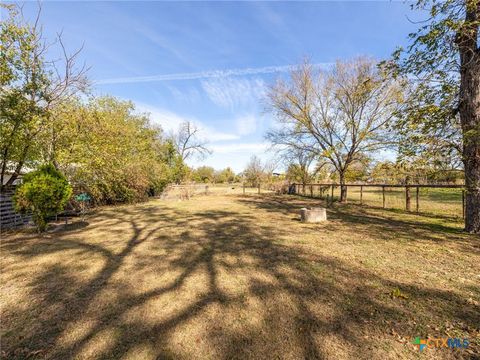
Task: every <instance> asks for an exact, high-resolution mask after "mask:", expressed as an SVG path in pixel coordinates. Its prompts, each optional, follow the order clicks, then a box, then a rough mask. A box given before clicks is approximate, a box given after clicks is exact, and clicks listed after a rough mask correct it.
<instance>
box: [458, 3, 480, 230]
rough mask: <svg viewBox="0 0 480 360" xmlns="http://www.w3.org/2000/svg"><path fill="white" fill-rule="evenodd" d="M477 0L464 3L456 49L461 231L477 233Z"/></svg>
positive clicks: (479, 187) (479, 8) (479, 218)
mask: <svg viewBox="0 0 480 360" xmlns="http://www.w3.org/2000/svg"><path fill="white" fill-rule="evenodd" d="M479 19H480V2H474V3H473V4H471V5H470V7H468V6H467V12H466V20H467V22H469V23H470V24H473V25H470V26H468V27H467V28H466V29H463V31H462V33H461V34H458V37H457V41H458V44H459V51H460V61H461V68H460V104H459V112H460V121H461V126H462V134H463V144H464V145H463V163H464V166H465V187H466V199H465V200H466V201H465V231H468V232H470V233H480V49H479V48H478V45H477V33H478V24H475V21H478V20H479Z"/></svg>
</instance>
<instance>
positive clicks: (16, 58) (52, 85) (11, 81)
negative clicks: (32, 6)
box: [0, 5, 88, 190]
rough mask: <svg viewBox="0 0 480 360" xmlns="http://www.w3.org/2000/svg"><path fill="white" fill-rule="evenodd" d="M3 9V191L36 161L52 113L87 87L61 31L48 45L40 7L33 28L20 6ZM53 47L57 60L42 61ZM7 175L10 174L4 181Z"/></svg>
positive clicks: (0, 107) (0, 165)
mask: <svg viewBox="0 0 480 360" xmlns="http://www.w3.org/2000/svg"><path fill="white" fill-rule="evenodd" d="M6 8H7V11H8V12H9V17H8V18H7V19H6V20H5V21H3V22H2V24H1V27H0V35H1V39H2V42H1V48H0V50H1V51H0V52H1V53H2V54H3V55H4V56H3V55H2V57H1V60H0V68H1V71H2V77H1V88H0V119H1V128H0V135H1V136H0V137H1V140H0V153H1V160H0V161H1V163H0V170H1V173H0V181H1V187H2V190H3V189H4V186H8V185H11V184H13V182H14V181H15V180H16V179H17V178H18V176H19V174H20V172H21V171H22V169H23V167H24V166H25V163H26V162H28V161H33V160H35V157H36V155H38V149H36V147H37V145H38V144H37V141H36V140H37V139H38V137H39V135H40V134H41V133H42V131H46V128H47V126H48V123H49V120H50V114H51V109H52V108H53V107H54V106H55V105H56V104H58V103H59V102H61V101H62V100H64V99H66V98H69V97H72V96H74V95H75V94H77V93H78V92H79V91H84V90H85V89H86V88H87V87H88V82H87V78H86V72H87V70H88V69H87V68H86V66H85V65H83V66H77V60H78V56H79V54H80V52H81V50H82V49H81V48H80V49H79V50H77V51H75V52H73V53H71V54H70V53H68V52H67V50H66V47H65V45H64V43H63V41H62V34H61V33H59V34H57V38H56V39H55V40H54V41H53V42H50V43H49V42H47V40H46V39H45V38H44V36H43V30H42V27H41V25H40V14H41V7H40V5H39V8H38V12H37V17H36V19H35V21H34V23H33V24H29V23H28V22H27V21H26V20H25V19H24V17H23V15H22V9H21V7H15V6H6ZM52 46H59V47H60V49H61V53H62V57H61V58H60V59H54V60H47V59H46V57H47V55H48V51H49V49H50V48H51V47H52ZM7 173H11V175H10V178H9V179H8V180H6V174H7ZM5 180H6V181H5ZM4 182H5V184H4Z"/></svg>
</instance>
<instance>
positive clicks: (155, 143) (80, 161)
mask: <svg viewBox="0 0 480 360" xmlns="http://www.w3.org/2000/svg"><path fill="white" fill-rule="evenodd" d="M54 114H55V116H56V121H55V123H54V124H53V125H54V126H55V131H52V132H47V133H46V134H47V137H46V139H45V140H44V141H43V142H44V143H45V144H47V145H48V146H47V147H46V148H45V150H44V153H45V158H46V159H50V160H52V161H54V162H55V163H56V164H57V166H58V167H59V168H60V169H62V170H63V171H64V173H65V174H66V175H67V177H68V178H69V179H70V181H71V182H72V183H73V184H75V187H76V188H80V189H83V190H84V191H86V192H88V193H89V194H91V195H92V198H93V201H94V202H95V203H97V204H102V203H121V202H135V201H139V200H143V199H145V198H146V197H147V196H148V195H155V194H157V193H159V192H161V191H162V190H163V188H164V187H165V186H166V185H167V184H169V183H172V182H174V183H179V182H181V181H182V180H183V178H184V177H185V176H186V173H187V171H188V168H187V166H186V165H185V164H184V162H183V161H182V158H181V156H180V155H179V154H178V152H177V151H176V149H175V146H174V145H173V143H172V142H171V141H170V140H168V139H165V138H164V136H163V133H162V131H161V129H160V128H158V127H155V126H153V125H152V124H151V123H150V120H149V118H148V116H147V114H139V113H137V112H136V110H135V107H134V106H133V104H132V103H131V102H128V101H122V100H118V99H116V98H114V97H109V96H105V97H99V98H90V99H89V100H88V101H80V100H78V99H76V100H70V101H67V102H63V103H62V104H60V105H59V106H57V107H56V108H55V110H54ZM53 132H55V137H50V134H52V133H53ZM49 149H54V151H50V150H49Z"/></svg>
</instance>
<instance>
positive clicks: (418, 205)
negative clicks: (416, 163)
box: [417, 186, 420, 214]
mask: <svg viewBox="0 0 480 360" xmlns="http://www.w3.org/2000/svg"><path fill="white" fill-rule="evenodd" d="M419 198H420V186H417V214H418V211H419V210H420V199H419Z"/></svg>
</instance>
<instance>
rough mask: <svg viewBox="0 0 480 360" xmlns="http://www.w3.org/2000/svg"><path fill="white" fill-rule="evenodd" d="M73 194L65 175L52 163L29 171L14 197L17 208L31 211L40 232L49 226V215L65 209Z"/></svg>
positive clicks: (21, 210) (24, 211) (27, 211)
mask: <svg viewBox="0 0 480 360" xmlns="http://www.w3.org/2000/svg"><path fill="white" fill-rule="evenodd" d="M71 195H72V187H71V186H70V184H69V183H68V181H67V179H66V178H65V176H63V174H62V173H60V172H59V171H58V170H56V169H55V167H54V166H53V165H51V164H47V165H43V166H41V167H40V168H39V169H38V170H36V171H33V172H31V173H28V174H27V175H25V176H24V178H23V183H22V185H20V186H19V187H18V188H17V190H16V192H15V195H14V197H13V200H14V203H15V209H16V210H17V211H20V212H22V213H31V214H32V218H33V221H34V222H35V224H36V225H37V228H38V230H39V231H40V232H42V231H44V230H45V229H46V227H47V220H48V218H49V217H51V216H54V215H56V214H58V213H59V212H61V211H63V208H64V207H65V204H66V203H67V201H68V200H69V199H70V196H71Z"/></svg>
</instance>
